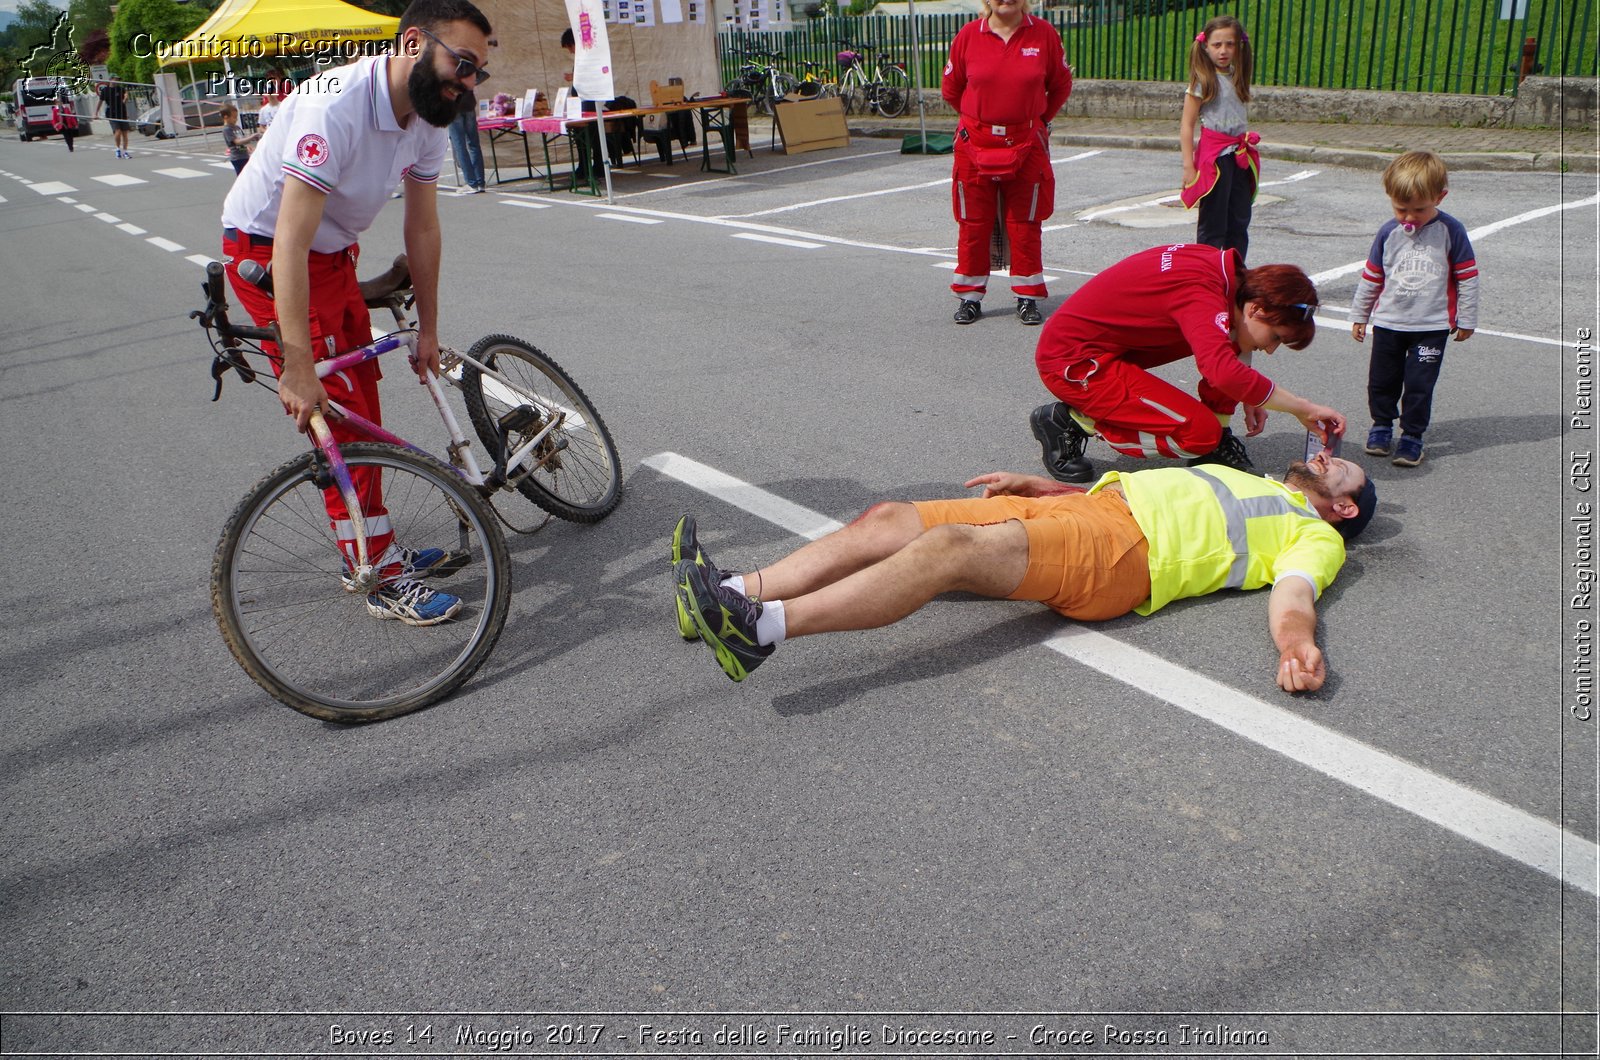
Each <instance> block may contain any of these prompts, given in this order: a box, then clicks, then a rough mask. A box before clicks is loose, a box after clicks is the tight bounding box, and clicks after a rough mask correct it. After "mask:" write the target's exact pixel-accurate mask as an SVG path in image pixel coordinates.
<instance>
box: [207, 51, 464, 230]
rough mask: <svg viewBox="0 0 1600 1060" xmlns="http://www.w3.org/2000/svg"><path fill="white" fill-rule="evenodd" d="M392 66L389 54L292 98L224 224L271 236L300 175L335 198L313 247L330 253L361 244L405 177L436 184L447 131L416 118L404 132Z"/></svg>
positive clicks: (235, 193) (242, 180)
mask: <svg viewBox="0 0 1600 1060" xmlns="http://www.w3.org/2000/svg"><path fill="white" fill-rule="evenodd" d="M388 65H389V57H388V56H377V57H375V58H370V59H362V60H360V61H359V62H355V63H352V64H351V65H349V66H343V67H340V68H339V69H337V70H329V71H328V72H326V73H324V74H323V75H322V76H320V77H315V78H312V79H311V80H310V81H307V82H305V83H304V84H302V85H300V86H299V87H298V88H296V89H295V90H294V91H293V92H291V93H290V94H289V97H288V98H287V99H285V100H284V101H283V103H282V104H281V105H280V106H279V108H278V116H277V118H275V119H274V120H273V122H272V125H271V126H269V127H268V129H267V131H266V134H265V135H264V136H263V137H262V139H261V143H260V145H259V146H258V147H257V148H256V153H255V157H254V158H252V159H251V160H250V164H249V165H247V166H245V167H244V171H243V172H241V173H240V174H239V177H238V179H237V180H235V181H234V184H233V190H232V191H230V192H229V193H228V198H227V200H226V201H225V202H224V203H223V204H222V223H223V225H224V227H229V228H237V229H239V230H240V231H241V232H247V233H249V234H250V235H255V236H263V237H271V236H272V235H274V234H275V232H276V230H277V226H278V207H279V205H280V204H281V203H282V201H283V181H284V178H285V177H293V178H295V179H296V180H300V181H304V182H305V183H306V184H309V185H310V186H311V187H313V188H315V189H317V190H318V191H320V192H322V193H323V194H325V195H327V197H328V201H327V203H326V205H325V206H324V208H323V211H322V223H321V224H320V225H318V226H317V234H316V237H315V238H314V239H313V240H312V241H311V249H312V250H313V251H316V252H318V253H321V254H331V253H333V252H334V251H338V250H343V249H344V248H345V247H348V246H349V245H350V244H352V243H354V242H356V241H357V240H358V239H360V238H361V233H362V232H365V231H366V230H367V229H368V228H369V227H370V226H371V225H372V222H373V220H374V219H375V218H377V216H378V211H379V210H381V209H383V206H384V203H386V202H388V201H389V196H390V194H391V193H393V191H394V189H395V186H396V185H398V184H399V183H400V181H401V180H402V179H403V178H406V177H409V178H410V179H411V180H413V181H417V182H419V183H423V184H432V183H434V182H435V181H437V180H438V179H439V170H440V169H441V168H442V167H443V165H444V152H445V144H446V142H447V141H448V139H449V132H448V130H445V129H440V128H438V127H436V126H433V125H430V124H428V123H427V122H426V121H423V120H422V118H421V117H419V116H418V115H417V114H416V113H412V115H411V117H410V121H409V122H408V124H407V126H406V127H405V128H401V126H400V123H399V122H397V121H395V118H394V107H393V105H391V103H390V102H389V78H388Z"/></svg>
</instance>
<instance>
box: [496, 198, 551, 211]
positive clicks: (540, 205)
mask: <svg viewBox="0 0 1600 1060" xmlns="http://www.w3.org/2000/svg"><path fill="white" fill-rule="evenodd" d="M500 205H502V206H520V207H522V208H523V209H525V210H548V209H550V204H549V203H547V202H529V201H528V200H526V199H501V200H500Z"/></svg>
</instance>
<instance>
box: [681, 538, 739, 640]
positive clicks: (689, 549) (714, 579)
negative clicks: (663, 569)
mask: <svg viewBox="0 0 1600 1060" xmlns="http://www.w3.org/2000/svg"><path fill="white" fill-rule="evenodd" d="M668 555H669V558H670V560H671V562H672V566H673V569H674V570H676V569H677V566H678V561H679V560H685V559H687V560H692V561H693V562H695V563H698V564H700V565H701V566H702V567H706V568H708V577H709V580H710V581H711V583H712V584H713V585H720V584H722V579H723V578H725V577H726V575H725V574H724V573H723V572H722V570H721V569H720V568H718V567H717V566H716V565H715V564H714V563H712V562H711V561H710V560H709V559H707V558H706V554H705V552H704V551H703V550H702V549H701V548H700V538H699V535H698V534H696V533H695V525H694V517H693V516H689V515H685V516H684V517H683V518H681V519H679V520H678V525H677V526H675V527H673V528H672V548H671V549H670V550H669V553H668ZM674 580H676V579H674ZM673 596H674V598H675V602H676V604H677V609H678V636H680V637H682V638H683V639H684V640H699V639H700V630H699V629H698V628H697V627H696V626H695V624H694V616H693V615H692V614H690V613H689V599H688V597H687V596H685V595H684V592H683V589H682V587H681V586H679V587H677V588H676V589H675V590H674V591H673Z"/></svg>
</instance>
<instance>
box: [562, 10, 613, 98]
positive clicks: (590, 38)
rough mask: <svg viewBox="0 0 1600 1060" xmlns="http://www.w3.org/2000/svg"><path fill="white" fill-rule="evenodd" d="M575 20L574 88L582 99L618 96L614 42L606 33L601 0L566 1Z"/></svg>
mask: <svg viewBox="0 0 1600 1060" xmlns="http://www.w3.org/2000/svg"><path fill="white" fill-rule="evenodd" d="M567 19H568V20H569V21H570V22H571V23H572V40H573V45H574V47H573V52H572V58H573V67H572V90H573V91H574V92H576V93H577V95H578V98H579V99H595V100H602V101H604V100H609V99H613V98H615V97H616V94H617V88H616V82H615V81H613V80H612V77H611V41H610V39H609V38H607V36H606V19H605V12H604V10H603V8H602V5H601V2H600V0H567Z"/></svg>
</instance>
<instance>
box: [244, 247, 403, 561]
mask: <svg viewBox="0 0 1600 1060" xmlns="http://www.w3.org/2000/svg"><path fill="white" fill-rule="evenodd" d="M222 253H223V255H224V259H225V260H226V261H227V263H228V264H227V266H226V270H227V273H228V281H229V282H230V283H231V284H232V285H233V293H234V294H235V295H237V296H238V298H239V302H240V304H242V305H243V306H244V307H245V310H246V311H247V312H249V314H250V318H251V319H252V320H254V321H255V322H256V325H257V326H258V327H266V326H268V325H269V324H271V323H272V322H273V321H275V320H277V319H278V310H277V304H276V303H275V302H274V301H273V300H272V298H271V296H270V295H268V294H266V293H265V292H263V291H262V290H261V289H260V288H259V287H256V286H255V285H254V284H250V283H245V282H244V281H243V280H241V279H239V266H238V263H239V262H240V261H243V260H245V259H247V258H248V259H250V260H253V261H259V262H260V263H261V264H263V265H270V264H272V243H271V241H270V240H267V241H262V240H256V239H252V238H251V237H250V236H248V235H244V234H242V233H241V234H240V236H239V237H238V238H237V239H228V238H226V237H224V239H223V242H222ZM359 255H360V248H359V247H356V246H354V245H352V246H350V247H348V248H346V249H345V250H341V251H336V252H335V253H332V254H317V253H313V254H312V255H311V257H310V259H309V261H308V268H309V271H310V291H311V348H312V349H313V350H315V351H316V359H317V360H319V361H321V360H325V359H326V358H328V357H331V356H333V355H334V354H336V353H344V352H345V351H346V350H351V349H354V348H355V347H357V346H365V345H366V344H367V343H369V342H371V341H372V315H371V313H370V312H369V311H368V309H367V303H366V300H365V299H363V298H362V297H361V288H360V285H359V283H358V281H357V280H356V259H357V257H358V256H359ZM263 346H264V347H265V348H266V351H267V353H268V354H269V355H271V357H272V370H273V371H274V372H275V373H277V374H279V375H281V374H283V361H282V359H281V358H280V357H279V356H278V350H277V348H276V347H275V346H274V345H273V344H272V343H264V344H263ZM380 374H381V373H380V372H379V371H378V362H377V361H363V362H362V363H361V364H358V365H356V366H355V367H354V368H348V369H346V370H344V371H342V372H338V373H336V374H334V375H330V376H326V377H324V378H323V380H322V388H323V389H324V390H326V391H327V392H328V396H329V397H330V398H332V399H333V400H334V401H337V402H338V403H339V404H341V405H343V406H344V407H345V408H347V409H349V410H350V411H351V412H354V413H356V414H357V415H360V416H364V417H366V418H367V419H369V420H371V421H372V422H373V423H382V422H383V411H382V407H381V406H380V405H379V404H378V378H379V376H380ZM328 429H329V430H330V431H331V432H332V434H333V437H334V440H335V441H337V442H338V443H339V444H341V445H343V444H344V443H346V442H360V441H367V440H368V439H367V437H366V436H365V435H363V434H361V433H360V432H358V431H356V430H353V429H352V428H350V427H349V426H348V425H347V424H345V422H344V421H343V420H341V419H338V418H332V417H330V418H329V420H328ZM351 479H352V481H353V482H354V484H355V489H356V497H357V498H359V499H360V501H361V513H362V516H363V517H364V519H365V521H366V524H367V550H368V554H369V556H370V558H371V559H372V561H373V562H377V561H378V559H379V557H381V556H382V555H383V554H384V553H385V552H386V551H388V549H389V546H390V544H391V543H393V541H394V531H393V530H392V529H391V528H390V526H389V512H388V509H386V508H385V507H384V506H383V482H382V479H381V477H380V474H379V472H378V471H377V469H375V468H365V467H358V468H353V469H352V470H351ZM322 499H323V504H324V505H325V506H326V507H327V509H328V519H329V521H330V522H331V523H332V524H333V531H334V537H335V538H337V539H338V541H339V547H340V548H341V549H343V550H344V553H345V556H346V558H347V560H348V561H349V562H350V564H351V566H354V565H355V562H356V550H355V527H354V525H353V524H352V523H351V521H350V513H349V511H348V510H347V509H346V508H345V503H344V497H343V495H341V494H340V493H339V491H338V489H336V488H330V489H327V490H324V491H323V493H322Z"/></svg>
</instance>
